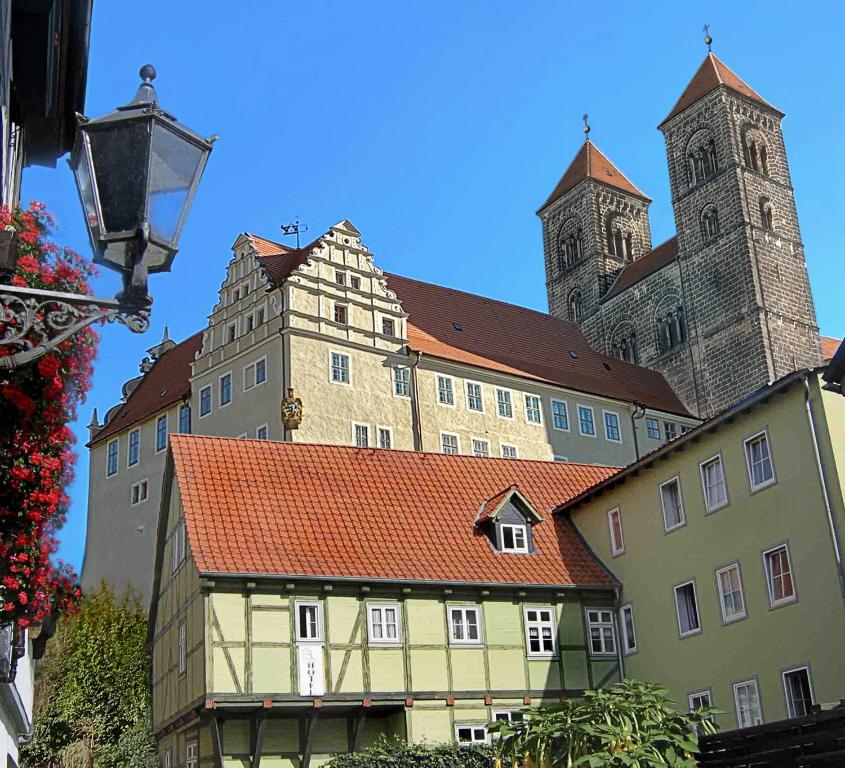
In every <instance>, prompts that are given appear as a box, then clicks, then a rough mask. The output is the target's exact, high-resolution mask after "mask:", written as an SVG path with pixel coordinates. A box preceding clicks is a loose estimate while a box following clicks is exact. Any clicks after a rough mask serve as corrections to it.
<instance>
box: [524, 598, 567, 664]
mask: <svg viewBox="0 0 845 768" xmlns="http://www.w3.org/2000/svg"><path fill="white" fill-rule="evenodd" d="M529 611H548V612H549V613H550V614H551V618H550V619H549V620H548V621H546V620H544V619H540V618H539V616H538V618H537V620H536V621H529V620H528V612H529ZM522 619H523V623H524V626H525V655H526V656H527V657H528V658H529V659H555V658H557V656H558V621H557V610H555V607H554V606H553V605H523V606H522ZM532 626H534V627H537V629H538V630H539V636H538V639H539V640H540V646H541V648H542V645H543V629H544V628H550V629H551V631H552V650H551V651H546V650H539V651H532V650H531V636H530V631H531V627H532Z"/></svg>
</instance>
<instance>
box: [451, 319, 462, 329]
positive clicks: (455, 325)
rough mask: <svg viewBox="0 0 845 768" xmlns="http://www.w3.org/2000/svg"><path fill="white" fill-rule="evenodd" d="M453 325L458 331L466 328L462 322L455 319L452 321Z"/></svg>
mask: <svg viewBox="0 0 845 768" xmlns="http://www.w3.org/2000/svg"><path fill="white" fill-rule="evenodd" d="M452 327H453V328H454V329H455V330H456V331H462V330H463V329H464V327H463V326H462V325H461V324H460V323H458V322H455V321H454V320H453V321H452Z"/></svg>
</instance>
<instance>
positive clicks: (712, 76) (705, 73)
mask: <svg viewBox="0 0 845 768" xmlns="http://www.w3.org/2000/svg"><path fill="white" fill-rule="evenodd" d="M720 85H724V86H725V87H726V88H730V89H731V90H732V91H734V92H736V93H738V94H740V95H741V96H745V98H747V99H751V101H756V102H758V103H759V104H763V105H765V106H767V107H769V109H774V110H775V112H777V113H778V114H779V115H781V116H782V115H783V112H781V111H780V110H778V109H777V108H775V107H773V106H772V105H771V104H769V102H768V101H766V100H765V99H764V98H763V97H762V96H761V95H760V94H759V93H757V92H756V91H754V90H752V89H751V87H750V86H749V85H747V84H746V83H744V82H743V81H742V80H741V79H740V77H739V76H738V75H737V74H736V73H735V72H732V71H731V70H730V69H728V67H726V66H725V64H724V63H723V62H721V61H720V60H719V59H718V58H716V56H714V55H713V54H712V53H708V54H707V57H706V58H705V59H704V61H703V62H702V63H701V66H700V67H699V68H698V71H697V72H696V73H695V75H693V78H692V80H690V82H689V85H688V86H687V87H686V89H685V90H684V92H683V93H682V94H681V98H680V99H678V103H677V104H675V106H674V108H673V109H672V111H671V112H670V113H669V114H668V115H667V117H666V119H665V120H664V121H663V122H662V123H661V124H660V126H659V127H661V128H662V127H663V126H664V125H665V124H666V123H668V122H669V121H670V120H671V119H672V118H673V117H675V116H676V115H680V114H681V112H683V111H684V110H685V109H686V108H687V107H691V106H692V105H693V104H695V103H696V102H697V101H698V100H699V99H702V98H703V97H705V96H706V95H707V94H708V93H710V92H711V91H714V90H716V88H718V87H719V86H720Z"/></svg>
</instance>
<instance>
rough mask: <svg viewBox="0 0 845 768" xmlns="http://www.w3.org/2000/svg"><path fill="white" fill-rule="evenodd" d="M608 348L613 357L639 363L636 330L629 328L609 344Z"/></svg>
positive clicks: (635, 363)
mask: <svg viewBox="0 0 845 768" xmlns="http://www.w3.org/2000/svg"><path fill="white" fill-rule="evenodd" d="M610 350H611V352H612V354H613V356H614V357H618V358H619V359H620V360H625V361H627V362H629V363H634V365H639V362H640V356H639V352H638V350H637V333H636V331H633V330H631V331H628V332H627V333H625V334H624V335H622V336H620V337H619V338H618V339H617V340H616V341H614V342H613V343H612V344H611V345H610Z"/></svg>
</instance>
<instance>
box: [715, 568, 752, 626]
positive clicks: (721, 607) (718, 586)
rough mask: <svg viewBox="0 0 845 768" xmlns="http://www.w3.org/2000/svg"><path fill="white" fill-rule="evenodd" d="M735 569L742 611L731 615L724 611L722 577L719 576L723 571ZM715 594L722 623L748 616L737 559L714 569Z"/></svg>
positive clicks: (729, 622)
mask: <svg viewBox="0 0 845 768" xmlns="http://www.w3.org/2000/svg"><path fill="white" fill-rule="evenodd" d="M733 570H736V573H737V576H738V578H739V598H740V600H742V612H741V613H737V614H734V615H732V616H728V615H727V614H726V613H725V593H724V592H722V579H721V576H722V574H723V573H727V572H728V571H733ZM716 594H717V595H718V597H719V613H720V615H721V617H722V624H732V623H733V622H735V621H741V620H742V619H746V618H748V605H747V604H746V601H745V587H744V586H743V584H742V568H741V567H740V564H739V561H737V562H734V563H728V565H726V566H724V567H722V568H719V569H717V571H716Z"/></svg>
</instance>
